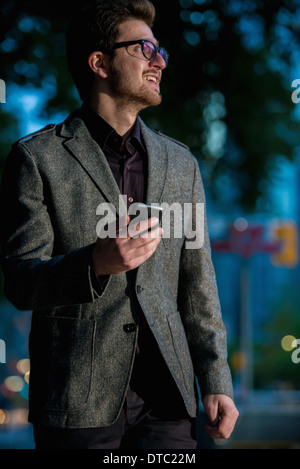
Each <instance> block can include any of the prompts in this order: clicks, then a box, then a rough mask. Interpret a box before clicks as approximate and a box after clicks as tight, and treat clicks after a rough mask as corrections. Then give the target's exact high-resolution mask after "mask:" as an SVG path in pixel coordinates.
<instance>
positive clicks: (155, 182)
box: [60, 109, 168, 215]
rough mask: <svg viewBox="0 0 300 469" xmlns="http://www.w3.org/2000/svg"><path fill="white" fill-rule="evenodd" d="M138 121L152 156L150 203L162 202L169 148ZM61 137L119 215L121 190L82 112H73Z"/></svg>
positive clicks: (149, 186)
mask: <svg viewBox="0 0 300 469" xmlns="http://www.w3.org/2000/svg"><path fill="white" fill-rule="evenodd" d="M138 119H139V124H140V128H141V134H142V138H143V140H144V143H145V147H146V151H147V157H148V181H146V182H147V194H146V203H148V204H151V203H154V204H155V203H160V201H161V198H162V194H163V189H164V185H165V180H166V175H167V166H168V153H167V149H166V145H165V143H164V142H163V140H162V139H161V138H159V137H158V136H157V134H155V132H153V131H152V130H150V129H149V128H148V127H147V126H146V125H145V124H144V122H143V121H142V120H141V119H140V118H138ZM60 135H61V137H65V138H66V139H65V140H64V141H63V146H64V147H65V148H66V149H67V150H68V151H69V152H70V153H71V154H72V155H73V157H74V158H75V159H76V160H77V161H78V163H79V164H80V165H81V166H82V168H83V169H84V170H85V171H86V173H87V174H88V175H89V177H90V178H91V179H92V181H93V182H94V184H95V185H96V186H97V188H98V190H99V191H100V192H101V193H102V195H103V197H104V199H105V200H106V201H107V202H108V203H112V204H113V205H114V206H115V208H116V210H117V212H118V213H119V196H120V190H119V187H118V185H117V183H116V181H115V178H114V176H113V174H112V171H111V169H110V167H109V164H108V162H107V159H106V157H105V155H104V153H103V151H102V150H101V148H100V147H99V145H98V144H97V143H96V142H95V141H94V140H93V139H92V137H91V135H90V133H89V131H88V129H87V127H86V125H85V124H84V122H83V119H82V118H81V109H78V110H76V111H74V112H72V113H71V114H70V116H69V117H68V118H67V119H66V120H65V122H64V123H63V124H62V126H61V131H60ZM123 204H124V205H123V206H122V214H123V213H124V212H123V210H124V209H125V210H126V206H125V203H124V202H123ZM119 215H120V213H119Z"/></svg>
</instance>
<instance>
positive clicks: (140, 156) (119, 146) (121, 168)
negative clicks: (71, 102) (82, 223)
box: [83, 108, 147, 207]
mask: <svg viewBox="0 0 300 469" xmlns="http://www.w3.org/2000/svg"><path fill="white" fill-rule="evenodd" d="M83 119H84V122H85V124H86V126H87V128H88V130H89V132H90V134H91V136H92V138H93V139H94V140H95V141H96V142H97V143H98V145H99V146H100V148H101V149H102V151H103V153H104V155H105V156H106V159H107V162H108V164H109V166H110V169H111V171H112V173H113V175H114V177H115V180H116V182H117V184H118V186H119V189H120V192H121V194H122V195H126V196H127V206H128V207H129V206H130V205H131V204H133V203H136V202H144V200H145V190H146V187H145V186H146V184H145V181H146V177H145V174H146V169H147V166H146V149H145V145H144V143H143V140H142V136H141V129H140V124H139V120H138V119H137V120H136V122H135V124H134V126H133V128H132V131H131V133H130V135H129V137H128V138H127V139H126V140H124V139H123V138H122V137H121V136H120V135H119V134H118V133H117V132H116V131H115V130H114V129H113V128H112V127H111V126H110V125H109V124H108V123H107V122H106V121H105V120H104V119H102V117H100V116H99V115H98V114H97V113H96V112H93V111H91V110H89V109H87V108H84V109H83Z"/></svg>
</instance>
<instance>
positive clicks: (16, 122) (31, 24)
mask: <svg viewBox="0 0 300 469" xmlns="http://www.w3.org/2000/svg"><path fill="white" fill-rule="evenodd" d="M80 3H81V5H86V4H87V2H83V1H81V2H77V3H76V5H79V4H80ZM153 3H154V4H155V6H156V8H157V21H156V25H155V27H154V32H155V35H156V37H157V38H159V40H160V43H161V44H162V45H163V46H164V47H165V48H166V49H167V50H168V51H169V53H170V65H169V68H168V69H167V70H166V71H165V72H164V77H163V82H162V94H163V103H162V105H161V106H160V107H159V108H152V109H148V110H146V111H144V112H143V113H142V114H141V117H142V118H143V119H144V120H145V121H146V123H147V124H148V125H149V126H150V127H151V128H155V129H160V130H161V131H162V132H163V133H166V134H167V135H170V136H171V137H174V138H175V139H177V140H181V141H182V142H184V143H185V144H186V145H188V146H189V147H190V149H191V151H192V152H193V154H194V155H195V156H196V158H197V159H198V162H199V166H200V169H201V172H202V177H203V181H204V185H205V188H206V195H207V213H208V224H209V231H210V236H211V240H212V255H213V261H214V265H215V269H216V274H217V281H218V286H219V293H220V299H221V305H222V310H223V318H224V322H225V325H226V328H227V333H228V347H229V363H230V367H231V370H232V375H233V380H234V387H235V396H236V404H237V407H238V409H239V411H240V417H239V420H238V424H237V426H236V429H235V430H234V433H233V435H232V437H231V438H230V439H229V440H228V441H223V440H220V441H218V442H217V441H213V440H211V439H210V438H209V437H207V436H206V435H205V434H204V431H203V420H204V415H203V413H201V414H200V416H199V422H198V423H199V448H202V447H203V448H215V449H227V448H300V288H299V285H300V266H299V257H298V256H299V253H298V244H299V231H298V227H299V222H300V131H299V130H300V104H298V102H299V101H300V60H299V59H300V1H299V0H226V1H225V0H173V1H170V0H169V1H165V2H159V1H158V0H157V1H153ZM74 12H75V7H74V3H73V2H71V1H64V2H59V1H57V0H51V1H49V0H44V1H43V2H34V1H30V0H25V1H22V2H17V1H10V0H2V1H1V4H0V53H1V60H0V79H1V80H2V81H0V88H1V90H0V129H1V130H0V132H1V136H0V162H1V170H2V168H3V162H4V160H5V157H6V155H7V153H8V152H9V150H10V147H11V144H12V143H13V142H14V141H16V140H17V139H18V138H21V137H22V136H24V135H26V134H28V133H30V132H33V131H35V130H38V129H40V128H41V127H43V126H44V125H46V124H48V123H58V122H60V121H61V120H63V119H64V118H65V117H66V116H67V115H68V114H69V112H70V111H72V110H73V109H75V108H76V107H78V106H80V104H81V103H80V100H79V97H78V94H77V91H76V89H75V87H74V85H73V82H72V79H71V77H70V75H69V73H68V70H67V66H66V61H65V43H64V31H65V30H66V26H67V24H68V21H69V19H70V17H71V15H72V14H73V13H74ZM30 320H31V312H30V311H25V312H24V311H17V310H16V309H15V308H14V307H13V306H12V305H11V304H10V303H8V302H7V301H6V300H5V298H4V295H3V279H2V278H1V303H0V448H7V449H9V448H12V449H13V448H17V449H22V448H33V447H34V446H33V438H32V428H31V425H29V424H28V423H27V414H28V382H29V379H30V363H29V359H28V334H29V329H30Z"/></svg>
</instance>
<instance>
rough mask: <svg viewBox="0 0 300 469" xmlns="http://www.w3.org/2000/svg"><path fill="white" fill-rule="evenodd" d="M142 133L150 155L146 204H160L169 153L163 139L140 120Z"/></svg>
mask: <svg viewBox="0 0 300 469" xmlns="http://www.w3.org/2000/svg"><path fill="white" fill-rule="evenodd" d="M140 124H141V132H142V136H143V139H144V142H145V146H146V149H147V155H148V184H147V194H146V203H147V204H151V203H153V204H158V203H160V201H161V198H162V194H163V190H164V186H165V180H166V176H167V169H168V153H167V150H166V147H165V145H164V144H162V139H159V140H160V141H159V143H158V138H157V135H156V134H155V133H154V132H153V131H152V130H150V129H149V128H148V127H147V126H146V125H145V124H144V122H143V121H142V120H141V119H140Z"/></svg>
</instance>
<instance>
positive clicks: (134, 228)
mask: <svg viewBox="0 0 300 469" xmlns="http://www.w3.org/2000/svg"><path fill="white" fill-rule="evenodd" d="M158 224H159V220H158V218H156V217H153V218H148V219H147V220H141V221H140V222H138V223H134V221H132V222H131V223H129V227H128V235H129V236H130V237H131V238H137V237H140V238H143V239H151V238H154V237H158V236H159V233H160V231H159V230H155V229H154V228H156V227H158ZM150 228H152V229H151V230H150Z"/></svg>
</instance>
